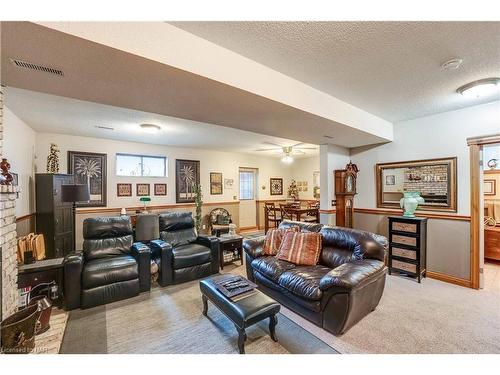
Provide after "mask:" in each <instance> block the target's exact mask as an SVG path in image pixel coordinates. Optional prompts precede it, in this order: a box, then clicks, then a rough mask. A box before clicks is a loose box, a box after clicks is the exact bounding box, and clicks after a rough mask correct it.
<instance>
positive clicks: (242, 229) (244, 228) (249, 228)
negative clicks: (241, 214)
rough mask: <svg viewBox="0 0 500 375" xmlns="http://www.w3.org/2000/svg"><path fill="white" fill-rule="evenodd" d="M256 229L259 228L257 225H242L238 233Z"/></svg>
mask: <svg viewBox="0 0 500 375" xmlns="http://www.w3.org/2000/svg"><path fill="white" fill-rule="evenodd" d="M256 230H259V227H257V226H253V227H242V228H240V233H241V232H252V231H256Z"/></svg>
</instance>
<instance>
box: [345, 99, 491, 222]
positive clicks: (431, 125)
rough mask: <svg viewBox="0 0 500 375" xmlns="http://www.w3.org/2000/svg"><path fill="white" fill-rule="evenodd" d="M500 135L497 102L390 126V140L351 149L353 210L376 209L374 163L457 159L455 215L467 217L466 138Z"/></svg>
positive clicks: (468, 210) (468, 206) (468, 204)
mask: <svg viewBox="0 0 500 375" xmlns="http://www.w3.org/2000/svg"><path fill="white" fill-rule="evenodd" d="M499 132H500V101H497V102H492V103H488V104H482V105H478V106H474V107H469V108H465V109H461V110H457V111H451V112H445V113H440V114H437V115H433V116H427V117H421V118H418V119H415V120H409V121H403V122H400V123H398V124H396V125H395V126H394V141H393V142H391V143H387V144H384V145H380V146H372V147H370V146H366V147H359V148H355V149H352V150H351V158H352V161H353V163H355V164H357V166H358V168H359V169H360V172H359V174H358V184H357V187H358V195H357V196H356V199H355V200H354V204H355V207H359V208H376V205H377V199H376V186H375V164H377V163H385V162H398V161H406V160H418V159H433V158H440V157H454V156H456V157H457V171H458V176H457V184H458V202H457V204H458V214H462V215H469V214H470V193H469V191H470V189H469V176H470V170H469V169H470V165H469V148H468V147H467V142H466V139H467V138H468V137H473V136H480V135H489V134H493V133H499Z"/></svg>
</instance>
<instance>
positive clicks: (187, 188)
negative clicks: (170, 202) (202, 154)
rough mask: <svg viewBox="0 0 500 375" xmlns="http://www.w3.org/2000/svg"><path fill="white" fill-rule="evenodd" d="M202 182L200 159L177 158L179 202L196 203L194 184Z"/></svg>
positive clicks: (177, 197)
mask: <svg viewBox="0 0 500 375" xmlns="http://www.w3.org/2000/svg"><path fill="white" fill-rule="evenodd" d="M199 184H200V162H199V160H183V159H176V160H175V187H176V189H175V197H176V202H177V203H194V201H195V191H194V190H193V186H194V185H199Z"/></svg>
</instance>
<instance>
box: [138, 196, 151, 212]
mask: <svg viewBox="0 0 500 375" xmlns="http://www.w3.org/2000/svg"><path fill="white" fill-rule="evenodd" d="M139 201H140V202H142V203H143V204H144V206H143V208H142V211H143V212H148V210H147V209H146V206H147V204H148V203H149V202H151V198H150V197H142V198H141V199H139Z"/></svg>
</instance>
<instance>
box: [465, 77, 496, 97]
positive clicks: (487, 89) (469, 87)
mask: <svg viewBox="0 0 500 375" xmlns="http://www.w3.org/2000/svg"><path fill="white" fill-rule="evenodd" d="M499 83H500V78H485V79H480V80H479V81H474V82H471V83H468V84H466V85H463V86H461V87H459V88H458V89H457V92H458V93H459V94H462V95H463V96H467V97H470V98H481V97H485V96H490V95H493V94H497V93H500V84H499Z"/></svg>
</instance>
